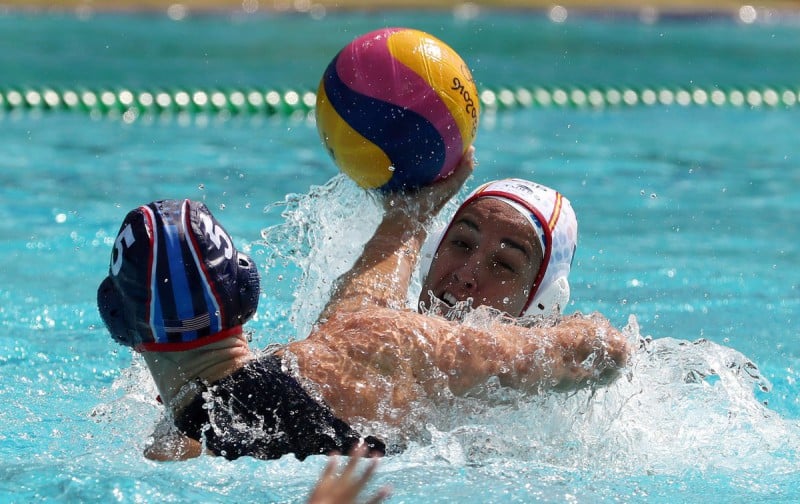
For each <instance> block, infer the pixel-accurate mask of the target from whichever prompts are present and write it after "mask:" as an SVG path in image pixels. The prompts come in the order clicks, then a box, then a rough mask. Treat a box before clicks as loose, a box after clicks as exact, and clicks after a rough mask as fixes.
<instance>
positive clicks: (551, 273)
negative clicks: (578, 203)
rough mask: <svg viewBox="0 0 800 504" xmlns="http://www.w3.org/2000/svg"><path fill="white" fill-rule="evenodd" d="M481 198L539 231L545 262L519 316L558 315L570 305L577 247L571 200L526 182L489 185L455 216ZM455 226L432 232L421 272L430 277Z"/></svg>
mask: <svg viewBox="0 0 800 504" xmlns="http://www.w3.org/2000/svg"><path fill="white" fill-rule="evenodd" d="M479 198H495V199H499V200H501V201H504V202H506V203H508V204H509V205H510V206H511V207H512V208H514V209H515V210H517V211H518V212H520V213H521V214H522V215H524V216H525V218H526V219H528V221H529V222H530V223H531V225H533V226H534V228H535V229H536V236H537V237H538V238H539V244H540V246H541V247H542V252H543V256H544V259H543V261H542V266H541V267H540V268H539V273H538V274H537V275H536V278H535V279H534V281H533V285H532V286H531V289H530V293H529V295H528V301H527V302H526V303H525V306H524V307H523V309H522V312H521V313H520V314H519V315H520V316H523V315H536V314H545V315H546V314H551V313H555V312H559V311H560V310H561V309H563V308H564V307H565V306H566V305H567V303H568V302H569V295H570V289H569V281H568V280H567V277H568V276H569V271H570V268H571V266H572V259H573V257H574V255H575V249H576V248H577V245H578V220H577V218H576V217H575V211H574V210H573V209H572V204H570V202H569V200H568V199H567V198H565V197H564V196H562V195H561V193H559V192H558V191H556V190H554V189H551V188H549V187H546V186H543V185H541V184H536V183H534V182H530V181H527V180H523V179H516V178H509V179H503V180H497V181H494V182H488V183H486V184H484V185H482V186H481V187H479V188H478V189H476V190H475V191H473V192H472V193H471V194H470V195H469V196H468V197H467V199H466V200H465V201H464V203H462V204H461V206H460V207H458V210H456V214H458V212H460V211H461V209H463V208H464V207H465V206H467V205H469V204H470V203H472V202H473V201H475V200H476V199H479ZM450 224H452V220H451V221H450V223H448V225H447V226H446V227H444V228H441V229H438V230H434V231H432V232H431V234H430V236H429V238H428V240H426V242H425V244H424V245H423V247H422V253H421V256H422V257H421V258H420V271H422V272H423V276H425V275H427V274H428V271H429V270H430V266H431V262H432V261H433V257H434V255H435V254H436V251H437V250H438V249H439V245H440V244H441V241H442V238H444V235H445V234H446V233H447V230H448V229H449V227H450Z"/></svg>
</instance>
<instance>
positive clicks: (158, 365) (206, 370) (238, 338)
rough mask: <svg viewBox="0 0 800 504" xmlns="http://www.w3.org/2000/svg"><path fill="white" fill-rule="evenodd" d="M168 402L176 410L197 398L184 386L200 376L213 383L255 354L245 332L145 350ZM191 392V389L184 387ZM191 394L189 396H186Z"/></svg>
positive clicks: (164, 400)
mask: <svg viewBox="0 0 800 504" xmlns="http://www.w3.org/2000/svg"><path fill="white" fill-rule="evenodd" d="M142 356H143V357H144V360H145V362H146V363H147V367H148V368H149V369H150V374H151V375H152V376H153V381H154V382H155V384H156V388H157V389H158V393H159V395H160V396H161V401H162V402H163V403H164V406H165V407H167V408H168V409H171V410H172V411H173V412H174V411H178V410H180V409H181V408H182V407H183V406H184V405H185V404H187V403H188V402H189V401H191V399H193V398H194V394H186V393H182V391H181V389H182V388H184V386H186V385H187V384H189V383H192V382H195V381H197V380H200V381H203V382H205V383H213V382H215V381H217V380H219V379H221V378H224V377H226V376H228V375H230V374H231V373H233V372H234V371H236V370H238V369H240V368H241V367H242V366H243V365H244V364H245V363H246V362H247V361H248V360H250V359H251V358H252V357H253V354H252V352H251V351H250V348H249V347H248V346H247V339H246V337H245V336H244V335H243V334H238V335H235V336H231V337H229V338H225V339H224V340H221V341H217V342H215V343H211V344H209V345H205V346H202V347H200V348H196V349H193V350H187V351H182V352H142ZM184 392H188V391H184ZM185 396H188V397H185Z"/></svg>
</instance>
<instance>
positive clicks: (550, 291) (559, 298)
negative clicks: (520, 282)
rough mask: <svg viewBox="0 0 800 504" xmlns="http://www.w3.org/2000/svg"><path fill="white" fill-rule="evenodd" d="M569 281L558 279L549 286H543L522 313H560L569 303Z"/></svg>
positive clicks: (563, 278)
mask: <svg viewBox="0 0 800 504" xmlns="http://www.w3.org/2000/svg"><path fill="white" fill-rule="evenodd" d="M569 294H570V291H569V281H568V280H567V279H566V277H563V276H562V277H558V278H556V279H555V280H554V281H553V283H551V284H550V285H547V286H544V288H542V289H539V292H537V293H536V297H534V298H533V302H532V303H531V304H530V305H529V306H528V308H527V309H526V310H525V312H524V313H523V315H524V316H527V315H552V314H556V313H561V311H562V310H563V309H564V308H565V307H566V306H567V303H569Z"/></svg>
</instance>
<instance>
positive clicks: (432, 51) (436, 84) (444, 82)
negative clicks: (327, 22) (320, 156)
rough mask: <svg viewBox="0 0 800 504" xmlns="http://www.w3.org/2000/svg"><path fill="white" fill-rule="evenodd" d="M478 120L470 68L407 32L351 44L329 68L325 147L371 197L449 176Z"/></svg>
mask: <svg viewBox="0 0 800 504" xmlns="http://www.w3.org/2000/svg"><path fill="white" fill-rule="evenodd" d="M479 115H480V104H479V98H478V91H477V89H476V87H475V82H474V80H473V78H472V73H471V72H470V70H469V67H468V66H467V64H466V63H465V62H464V60H462V59H461V57H460V56H459V55H458V54H457V53H456V52H455V51H454V50H453V49H452V48H451V47H449V46H448V45H447V44H445V43H444V42H442V41H441V40H439V39H437V38H436V37H434V36H432V35H429V34H427V33H425V32H422V31H419V30H413V29H409V28H384V29H380V30H375V31H372V32H370V33H367V34H365V35H362V36H360V37H358V38H356V39H355V40H353V41H352V42H351V43H350V44H348V45H347V46H345V47H344V49H342V50H341V51H340V52H339V54H337V55H336V57H334V58H333V61H331V63H330V64H329V65H328V68H327V69H326V70H325V74H324V75H323V76H322V80H321V82H320V85H319V90H318V92H317V106H316V120H317V129H318V130H319V134H320V137H321V138H322V141H323V143H324V144H325V147H326V148H327V149H328V152H329V153H330V154H331V156H332V157H333V160H334V162H335V163H336V165H337V166H338V167H339V169H341V170H342V171H343V172H344V173H346V174H347V175H349V176H350V177H351V178H352V179H353V180H355V182H356V183H357V184H358V185H360V186H361V187H364V188H367V189H380V190H384V191H396V190H406V189H414V188H418V187H422V186H425V185H428V184H430V183H433V182H435V181H437V180H440V179H442V178H444V177H446V176H448V175H450V174H451V173H452V172H453V170H454V169H455V168H456V166H458V162H459V160H460V159H461V157H462V156H463V154H464V152H465V151H466V150H467V148H468V147H469V146H470V145H471V144H472V142H473V141H474V140H475V135H476V133H477V129H478V118H479Z"/></svg>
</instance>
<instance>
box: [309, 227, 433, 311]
mask: <svg viewBox="0 0 800 504" xmlns="http://www.w3.org/2000/svg"><path fill="white" fill-rule="evenodd" d="M424 239H425V229H424V227H423V226H422V225H420V224H419V223H418V222H417V221H416V220H414V219H409V218H407V217H403V216H400V215H397V214H395V213H392V212H387V214H386V216H385V217H384V219H383V221H382V222H381V224H380V225H379V226H378V228H377V229H376V231H375V234H374V235H373V236H372V238H371V239H370V240H369V241H368V242H367V244H366V245H365V246H364V251H363V252H362V254H361V256H360V257H359V258H358V260H357V261H356V263H355V264H354V265H353V268H352V269H351V270H350V271H348V272H347V273H345V274H344V275H343V276H341V277H340V278H339V279H338V280H337V282H336V286H335V287H334V292H333V294H332V296H331V300H330V302H329V303H328V305H327V306H326V307H325V310H324V311H323V313H322V315H321V318H327V317H329V316H330V315H331V314H332V313H333V312H336V311H345V312H352V311H355V310H358V309H361V308H364V307H367V306H378V307H389V308H401V307H403V306H404V305H405V304H406V298H407V292H408V287H409V285H410V282H411V274H412V272H413V270H414V266H415V265H416V262H417V259H418V257H419V250H420V247H421V246H422V242H423V241H424Z"/></svg>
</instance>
